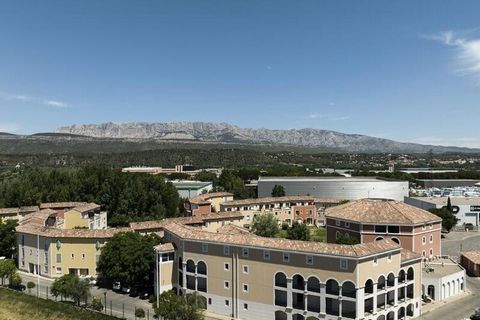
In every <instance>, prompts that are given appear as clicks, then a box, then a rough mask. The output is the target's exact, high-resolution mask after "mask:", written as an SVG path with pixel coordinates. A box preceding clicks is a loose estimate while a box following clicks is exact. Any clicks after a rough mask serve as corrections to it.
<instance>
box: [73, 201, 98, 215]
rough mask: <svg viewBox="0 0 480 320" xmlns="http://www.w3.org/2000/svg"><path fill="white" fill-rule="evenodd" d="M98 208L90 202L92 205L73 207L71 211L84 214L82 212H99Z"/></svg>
mask: <svg viewBox="0 0 480 320" xmlns="http://www.w3.org/2000/svg"><path fill="white" fill-rule="evenodd" d="M100 207H101V206H100V205H99V204H96V203H93V202H92V203H87V204H84V205H81V206H79V207H75V208H73V209H72V210H75V211H78V212H80V213H84V212H89V211H93V210H99V209H100Z"/></svg>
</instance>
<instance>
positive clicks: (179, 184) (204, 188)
mask: <svg viewBox="0 0 480 320" xmlns="http://www.w3.org/2000/svg"><path fill="white" fill-rule="evenodd" d="M170 182H171V183H172V184H173V186H174V187H175V189H177V191H178V195H179V196H180V198H184V199H191V198H193V197H196V196H199V195H202V194H205V193H209V192H210V191H212V189H213V184H212V182H203V181H192V180H174V181H170Z"/></svg>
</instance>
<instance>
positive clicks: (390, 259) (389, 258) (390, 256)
mask: <svg viewBox="0 0 480 320" xmlns="http://www.w3.org/2000/svg"><path fill="white" fill-rule="evenodd" d="M387 260H388V262H390V261H392V254H391V253H389V254H388V257H387Z"/></svg>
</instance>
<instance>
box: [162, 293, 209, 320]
mask: <svg viewBox="0 0 480 320" xmlns="http://www.w3.org/2000/svg"><path fill="white" fill-rule="evenodd" d="M205 308H206V305H205V301H204V299H203V298H202V297H201V296H199V295H198V294H196V293H193V294H186V295H182V296H177V295H176V294H175V292H173V291H165V292H163V293H162V294H161V295H160V302H159V305H158V308H157V304H156V302H154V303H153V309H154V311H155V314H156V315H157V316H160V317H161V318H162V319H164V320H203V319H204V315H203V310H202V309H205Z"/></svg>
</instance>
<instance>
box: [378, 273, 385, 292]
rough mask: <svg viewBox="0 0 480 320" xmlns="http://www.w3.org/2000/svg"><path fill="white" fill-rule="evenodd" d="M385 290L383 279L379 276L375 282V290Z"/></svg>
mask: <svg viewBox="0 0 480 320" xmlns="http://www.w3.org/2000/svg"><path fill="white" fill-rule="evenodd" d="M384 289H385V277H384V276H380V277H378V281H377V290H384Z"/></svg>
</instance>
